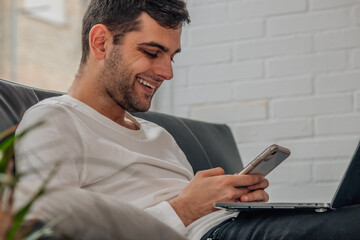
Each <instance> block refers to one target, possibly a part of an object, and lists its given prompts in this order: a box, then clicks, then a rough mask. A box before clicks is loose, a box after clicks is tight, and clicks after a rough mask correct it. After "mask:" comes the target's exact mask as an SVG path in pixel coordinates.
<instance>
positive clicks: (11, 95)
mask: <svg viewBox="0 0 360 240" xmlns="http://www.w3.org/2000/svg"><path fill="white" fill-rule="evenodd" d="M60 94H62V93H60V92H54V91H48V90H42V89H37V88H32V87H28V86H24V85H20V84H17V83H13V82H9V81H6V80H2V79H0V132H2V131H4V130H6V129H8V128H9V127H11V126H13V125H16V124H18V123H19V122H20V120H21V116H22V115H23V114H24V112H25V111H26V110H27V109H28V108H29V107H31V106H32V105H34V104H36V103H38V102H39V101H41V100H43V99H45V98H48V97H52V96H57V95H60ZM133 115H135V116H137V117H140V118H144V119H146V120H148V121H151V122H154V123H156V124H158V125H160V126H162V127H163V128H165V129H166V130H167V131H168V132H169V133H171V135H172V136H173V137H174V138H175V140H176V142H177V143H178V145H179V146H180V148H181V149H182V150H183V152H184V153H185V155H186V157H187V158H188V160H189V162H190V164H191V166H192V167H193V169H194V172H195V173H196V172H197V171H199V170H204V169H209V168H213V167H222V168H224V170H225V172H226V173H228V174H233V173H236V172H239V170H241V169H242V168H243V165H242V162H241V159H240V155H239V152H238V150H237V147H236V144H235V141H234V138H233V135H232V133H231V131H230V128H229V127H228V126H227V125H224V124H213V123H206V122H201V121H194V120H190V119H185V118H179V117H175V116H171V115H167V114H162V113H156V112H151V111H149V112H145V113H133Z"/></svg>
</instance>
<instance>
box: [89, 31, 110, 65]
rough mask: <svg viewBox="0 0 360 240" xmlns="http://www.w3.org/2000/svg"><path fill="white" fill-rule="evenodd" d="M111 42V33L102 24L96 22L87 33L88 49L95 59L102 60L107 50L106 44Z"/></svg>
mask: <svg viewBox="0 0 360 240" xmlns="http://www.w3.org/2000/svg"><path fill="white" fill-rule="evenodd" d="M110 43H112V34H111V32H110V31H109V30H108V29H107V27H106V26H105V25H103V24H96V25H95V26H93V27H92V28H91V30H90V33H89V46H90V51H91V53H92V55H93V56H94V58H95V59H97V60H103V59H105V56H106V51H108V47H109V46H108V45H109V44H110Z"/></svg>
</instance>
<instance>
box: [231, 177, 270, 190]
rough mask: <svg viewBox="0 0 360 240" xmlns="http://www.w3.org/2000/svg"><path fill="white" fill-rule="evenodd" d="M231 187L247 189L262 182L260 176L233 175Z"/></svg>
mask: <svg viewBox="0 0 360 240" xmlns="http://www.w3.org/2000/svg"><path fill="white" fill-rule="evenodd" d="M233 181H234V182H233V185H234V186H236V187H249V186H253V185H256V184H259V183H261V182H263V181H264V177H263V176H262V175H248V174H244V175H233Z"/></svg>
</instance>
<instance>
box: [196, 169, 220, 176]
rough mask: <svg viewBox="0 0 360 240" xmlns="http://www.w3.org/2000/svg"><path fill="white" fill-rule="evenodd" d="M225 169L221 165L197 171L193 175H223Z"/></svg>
mask: <svg viewBox="0 0 360 240" xmlns="http://www.w3.org/2000/svg"><path fill="white" fill-rule="evenodd" d="M224 174H225V171H224V169H222V168H221V167H217V168H211V169H207V170H202V171H198V172H197V173H196V175H195V176H198V177H213V176H218V175H224Z"/></svg>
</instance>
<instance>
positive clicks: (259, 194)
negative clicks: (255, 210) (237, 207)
mask: <svg viewBox="0 0 360 240" xmlns="http://www.w3.org/2000/svg"><path fill="white" fill-rule="evenodd" d="M224 174H225V172H224V170H223V169H222V168H213V169H209V170H204V171H199V172H198V173H196V175H195V177H194V178H193V180H192V181H191V182H190V183H189V184H188V185H187V186H186V187H185V188H184V189H183V190H182V191H181V193H180V195H179V196H177V197H176V198H174V199H172V200H170V201H169V203H170V205H171V206H172V207H173V209H174V210H175V211H176V213H177V214H178V216H179V217H180V219H181V220H182V221H183V223H184V225H185V226H187V225H189V224H190V223H192V222H193V221H195V220H197V219H198V218H200V217H202V216H205V215H207V214H209V213H211V212H214V211H216V209H215V208H214V207H213V204H214V203H215V202H239V201H241V202H253V201H257V202H266V201H268V200H269V195H268V194H267V193H266V192H265V191H264V189H265V188H267V187H268V186H269V182H268V180H266V179H265V178H264V177H263V176H260V175H224Z"/></svg>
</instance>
